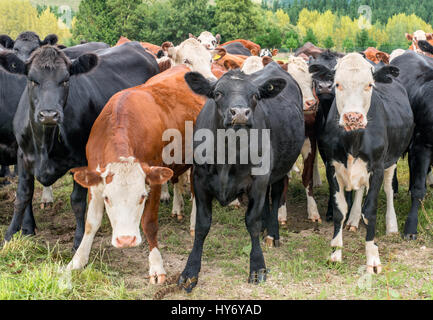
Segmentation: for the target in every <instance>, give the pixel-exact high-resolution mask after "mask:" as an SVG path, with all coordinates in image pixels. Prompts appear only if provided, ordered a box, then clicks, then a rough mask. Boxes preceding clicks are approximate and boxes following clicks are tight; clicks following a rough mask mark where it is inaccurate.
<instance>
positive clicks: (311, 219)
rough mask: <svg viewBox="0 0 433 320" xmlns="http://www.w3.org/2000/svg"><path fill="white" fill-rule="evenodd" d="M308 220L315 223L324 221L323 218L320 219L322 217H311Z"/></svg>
mask: <svg viewBox="0 0 433 320" xmlns="http://www.w3.org/2000/svg"><path fill="white" fill-rule="evenodd" d="M308 220H310V221H311V222H313V223H315V222H317V223H322V219H320V218H309V219H308Z"/></svg>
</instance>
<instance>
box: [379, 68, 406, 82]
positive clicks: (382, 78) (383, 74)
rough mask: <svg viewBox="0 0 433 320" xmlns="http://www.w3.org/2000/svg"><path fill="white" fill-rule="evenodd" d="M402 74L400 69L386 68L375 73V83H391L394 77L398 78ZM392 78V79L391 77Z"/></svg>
mask: <svg viewBox="0 0 433 320" xmlns="http://www.w3.org/2000/svg"><path fill="white" fill-rule="evenodd" d="M399 74H400V69H399V68H397V67H394V66H385V67H382V68H380V69H379V70H377V71H376V72H374V73H373V78H374V81H376V82H381V83H391V82H392V77H394V78H396V77H398V75H399ZM391 76H392V77H391Z"/></svg>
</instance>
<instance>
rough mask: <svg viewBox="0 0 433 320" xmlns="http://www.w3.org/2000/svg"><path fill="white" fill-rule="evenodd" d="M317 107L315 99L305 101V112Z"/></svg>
mask: <svg viewBox="0 0 433 320" xmlns="http://www.w3.org/2000/svg"><path fill="white" fill-rule="evenodd" d="M315 105H316V100H315V99H310V100H307V101H305V104H304V110H305V111H310V110H311V109H312V108H313V107H314V106H315Z"/></svg>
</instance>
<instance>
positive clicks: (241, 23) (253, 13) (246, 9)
mask: <svg viewBox="0 0 433 320" xmlns="http://www.w3.org/2000/svg"><path fill="white" fill-rule="evenodd" d="M215 3H216V9H215V29H214V30H215V32H219V33H220V34H221V36H222V38H223V39H224V41H229V40H232V39H237V38H243V39H253V38H254V37H255V36H256V34H257V30H258V29H259V24H258V23H259V22H260V21H261V20H262V19H261V16H260V10H261V9H260V7H257V6H256V5H254V4H253V3H252V1H251V0H238V1H233V0H216V1H215Z"/></svg>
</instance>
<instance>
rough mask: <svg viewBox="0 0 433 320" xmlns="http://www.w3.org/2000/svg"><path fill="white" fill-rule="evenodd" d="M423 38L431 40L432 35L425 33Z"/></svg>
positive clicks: (432, 38)
mask: <svg viewBox="0 0 433 320" xmlns="http://www.w3.org/2000/svg"><path fill="white" fill-rule="evenodd" d="M425 37H426V39H427V40H433V33H426V34H425Z"/></svg>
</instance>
